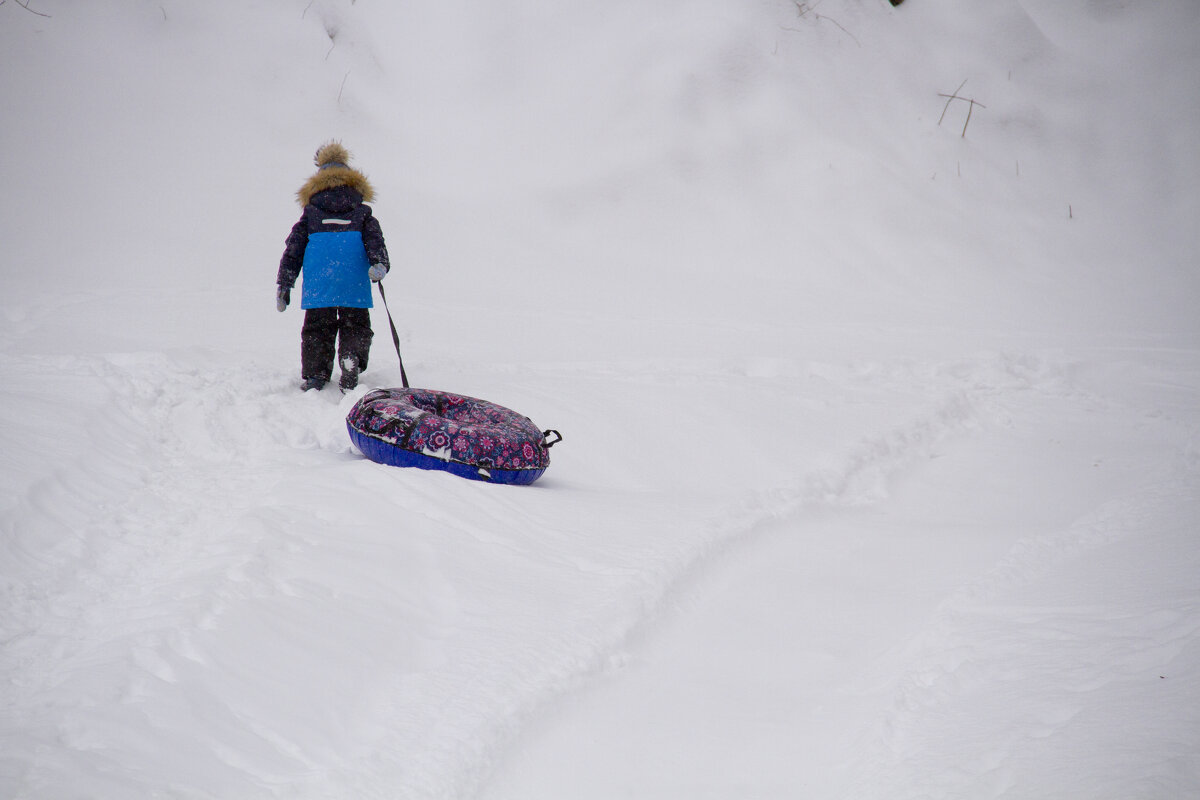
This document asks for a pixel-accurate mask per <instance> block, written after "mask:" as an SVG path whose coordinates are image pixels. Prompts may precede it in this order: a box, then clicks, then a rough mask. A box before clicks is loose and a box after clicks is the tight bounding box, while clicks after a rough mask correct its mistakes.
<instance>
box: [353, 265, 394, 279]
mask: <svg viewBox="0 0 1200 800" xmlns="http://www.w3.org/2000/svg"><path fill="white" fill-rule="evenodd" d="M359 274H360V275H361V274H362V273H359ZM384 275H387V268H386V267H384V266H383V264H372V265H371V268H370V269H369V270H367V277H369V278H370V279H371V280H373V281H375V282H376V283H378V282H379V281H381V280H383V276H384Z"/></svg>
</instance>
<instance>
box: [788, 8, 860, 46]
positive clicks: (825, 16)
mask: <svg viewBox="0 0 1200 800" xmlns="http://www.w3.org/2000/svg"><path fill="white" fill-rule="evenodd" d="M792 2H793V3H794V4H795V6H796V13H797V14H798V15H799V16H800V17H801V18H803V17H807V16H808V15H809V12H812V15H813V19H815V20H816V21H817V22H820V21H821V20H823V19H827V20H829V21H830V22H832V23H833V24H834V25H836V26H837V27H838V30H840V31H841V32H842V33H844V34H846V35H847V36H849V37H850V38H851V39H853V40H854V43H855V44H856V45H858V46H859V47H862V42H860V41H859V40H858V37H857V36H855V35H854V34H853V33H851V32H850V31H848V30H846V29H845V28H843V27H842V23H840V22H838V21H837V20H836V19H834V18H833V17H831V16H829V15H828V14H818V13H817V6H819V5H820V2H817V3H815V4H813V5H809V4H808V3H802V2H800V0H792ZM784 30H785V31H796V29H795V28H784ZM796 32H797V33H799V31H796Z"/></svg>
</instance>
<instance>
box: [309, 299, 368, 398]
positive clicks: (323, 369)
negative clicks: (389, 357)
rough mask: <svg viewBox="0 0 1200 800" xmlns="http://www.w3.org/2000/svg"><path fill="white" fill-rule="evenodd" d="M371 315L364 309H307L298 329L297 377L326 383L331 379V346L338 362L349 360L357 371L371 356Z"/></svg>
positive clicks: (364, 365) (337, 307)
mask: <svg viewBox="0 0 1200 800" xmlns="http://www.w3.org/2000/svg"><path fill="white" fill-rule="evenodd" d="M374 335H375V332H374V331H372V330H371V311H370V309H367V308H344V307H340V306H335V307H331V308H310V309H308V310H307V311H305V312H304V327H303V328H301V329H300V377H301V378H305V379H307V378H320V379H321V380H323V381H328V380H329V379H330V378H331V377H332V376H333V351H334V342H335V340H336V342H337V355H338V361H339V362H342V361H344V360H345V359H346V358H347V357H353V358H354V360H355V361H356V362H358V370H359V371H360V372H361V371H362V370H364V369H366V368H367V356H369V355H370V354H371V338H372V337H373V336H374Z"/></svg>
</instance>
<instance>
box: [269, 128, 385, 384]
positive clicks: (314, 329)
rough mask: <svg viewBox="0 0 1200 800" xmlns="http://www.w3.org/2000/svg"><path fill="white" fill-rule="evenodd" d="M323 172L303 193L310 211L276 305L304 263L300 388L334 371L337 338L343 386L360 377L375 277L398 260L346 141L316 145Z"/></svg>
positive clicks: (282, 269)
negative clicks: (390, 255) (389, 249)
mask: <svg viewBox="0 0 1200 800" xmlns="http://www.w3.org/2000/svg"><path fill="white" fill-rule="evenodd" d="M314 161H315V162H316V165H317V171H316V173H315V174H314V175H313V176H312V177H311V178H309V179H308V181H306V182H305V184H304V186H302V187H300V191H298V192H297V193H296V198H297V199H298V200H299V201H300V206H301V207H302V208H303V209H304V212H303V213H302V214H301V215H300V221H299V222H297V223H296V224H295V225H294V226H292V232H291V233H290V234H289V235H288V237H287V243H286V245H285V247H284V250H283V258H281V259H280V261H279V275H278V278H277V279H276V280H277V282H278V284H279V287H278V290H277V291H276V295H275V296H276V301H275V307H276V308H277V309H278V310H279V311H283V310H284V309H286V308H287V307H288V303H290V302H291V298H292V287H293V286H294V285H295V283H296V278H297V277H298V276H299V275H300V273H301V271H303V273H304V282H303V284H302V292H301V296H300V307H301V308H303V309H305V312H304V327H303V328H302V329H301V332H300V376H301V379H302V383H301V385H300V388H301V389H303V390H304V391H308V390H309V389H321V388H323V387H324V386H325V384H326V383H328V382H329V379H330V377H332V375H333V356H334V342H335V340H336V342H337V356H338V364H339V365H340V366H341V369H342V372H341V379H340V381H339V383H340V385H341V387H342V389H353V388H354V387H355V386H357V385H358V374H359V373H360V372H362V371H363V370H364V369H366V368H367V358H368V356H369V355H370V353H371V338H372V337H373V336H374V332H373V331H372V330H371V312H370V311H369V309H370V308H371V305H372V303H371V283H372V282H374V281H379V280H382V279H383V276H384V275H386V274H387V273H388V270H389V269H390V268H391V265H390V262H389V261H388V253H387V245H385V244H384V241H383V230H382V229H381V228H380V227H379V221H378V220H376V219H375V217H374V216H373V215H372V213H371V207H370V206H368V205H364V204H365V203H369V202H371V201H373V200H374V199H375V190H374V188H373V187H372V186H371V184H370V183H369V182H368V181H367V178H366V176H365V175H363V174H362V173H361V172H359V171H358V170H356V169H352V168H351V167H350V166H349V163H350V153H349V152H347V150H346V148H345V147H343V146H342V145H341V143H340V142H328V143H326V144H324V145H322V146H321V147H320V148H318V149H317V154H316V157H315V159H314Z"/></svg>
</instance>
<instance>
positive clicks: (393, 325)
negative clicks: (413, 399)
mask: <svg viewBox="0 0 1200 800" xmlns="http://www.w3.org/2000/svg"><path fill="white" fill-rule="evenodd" d="M375 285H376V286H378V287H379V298H380V299H381V300H383V310H384V311H386V312H387V318H388V326H390V327H391V329H392V344H394V345H395V346H396V358H397V359H398V360H399V361H400V381H401V383H403V384H404V388H405V389H407V388H408V375H407V374H405V372H404V356H402V355H400V334H398V333H396V323H394V322H392V310H391V309H390V308H388V304H387V295H386V294H385V293H384V291H383V281H377V282H376V284H375Z"/></svg>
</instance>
